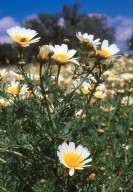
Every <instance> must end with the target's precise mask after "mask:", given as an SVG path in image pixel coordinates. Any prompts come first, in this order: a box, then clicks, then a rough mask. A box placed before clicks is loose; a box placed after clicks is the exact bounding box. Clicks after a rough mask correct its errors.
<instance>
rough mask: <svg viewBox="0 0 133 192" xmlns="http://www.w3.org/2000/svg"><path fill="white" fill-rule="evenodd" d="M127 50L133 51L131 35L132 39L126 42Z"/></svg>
mask: <svg viewBox="0 0 133 192" xmlns="http://www.w3.org/2000/svg"><path fill="white" fill-rule="evenodd" d="M127 46H128V50H133V35H132V37H131V38H130V39H129V40H128V41H127Z"/></svg>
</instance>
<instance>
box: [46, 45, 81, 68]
mask: <svg viewBox="0 0 133 192" xmlns="http://www.w3.org/2000/svg"><path fill="white" fill-rule="evenodd" d="M49 46H50V49H51V50H52V51H53V52H54V54H53V55H52V58H53V60H54V61H56V63H57V64H59V65H63V64H66V63H74V64H76V65H79V62H78V61H77V58H72V57H73V56H74V55H75V53H76V50H74V49H71V50H68V46H67V45H65V44H62V45H61V46H60V45H55V47H53V46H52V45H49Z"/></svg>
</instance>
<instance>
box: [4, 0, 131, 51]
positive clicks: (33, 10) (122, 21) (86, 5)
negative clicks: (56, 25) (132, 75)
mask: <svg viewBox="0 0 133 192" xmlns="http://www.w3.org/2000/svg"><path fill="white" fill-rule="evenodd" d="M74 2H75V0H63V1H62V0H0V38H1V39H0V42H3V41H4V36H5V31H6V29H7V28H9V27H11V26H13V25H14V26H15V25H19V24H20V23H22V22H23V21H24V20H25V18H26V17H29V16H32V15H35V14H37V13H58V12H60V11H61V10H62V6H63V5H64V4H65V5H72V4H73V3H74ZM76 2H79V3H80V4H81V8H80V12H81V13H86V14H89V13H92V14H105V15H107V16H108V17H109V25H111V26H114V27H116V36H117V37H118V38H116V42H117V43H118V44H119V45H120V46H124V43H125V41H126V40H127V38H128V37H129V36H131V34H132V28H133V22H132V19H133V5H132V4H133V3H132V0H77V1H76ZM122 31H123V33H122ZM123 49H124V47H123Z"/></svg>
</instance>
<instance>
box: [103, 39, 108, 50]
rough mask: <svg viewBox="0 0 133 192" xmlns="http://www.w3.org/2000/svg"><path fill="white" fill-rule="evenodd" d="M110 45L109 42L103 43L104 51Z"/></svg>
mask: <svg viewBox="0 0 133 192" xmlns="http://www.w3.org/2000/svg"><path fill="white" fill-rule="evenodd" d="M108 45H109V42H108V40H104V41H103V42H102V47H101V48H102V49H104V48H108Z"/></svg>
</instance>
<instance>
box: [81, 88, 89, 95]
mask: <svg viewBox="0 0 133 192" xmlns="http://www.w3.org/2000/svg"><path fill="white" fill-rule="evenodd" d="M82 92H83V94H84V95H88V94H89V93H90V91H89V89H87V88H84V89H82Z"/></svg>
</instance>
